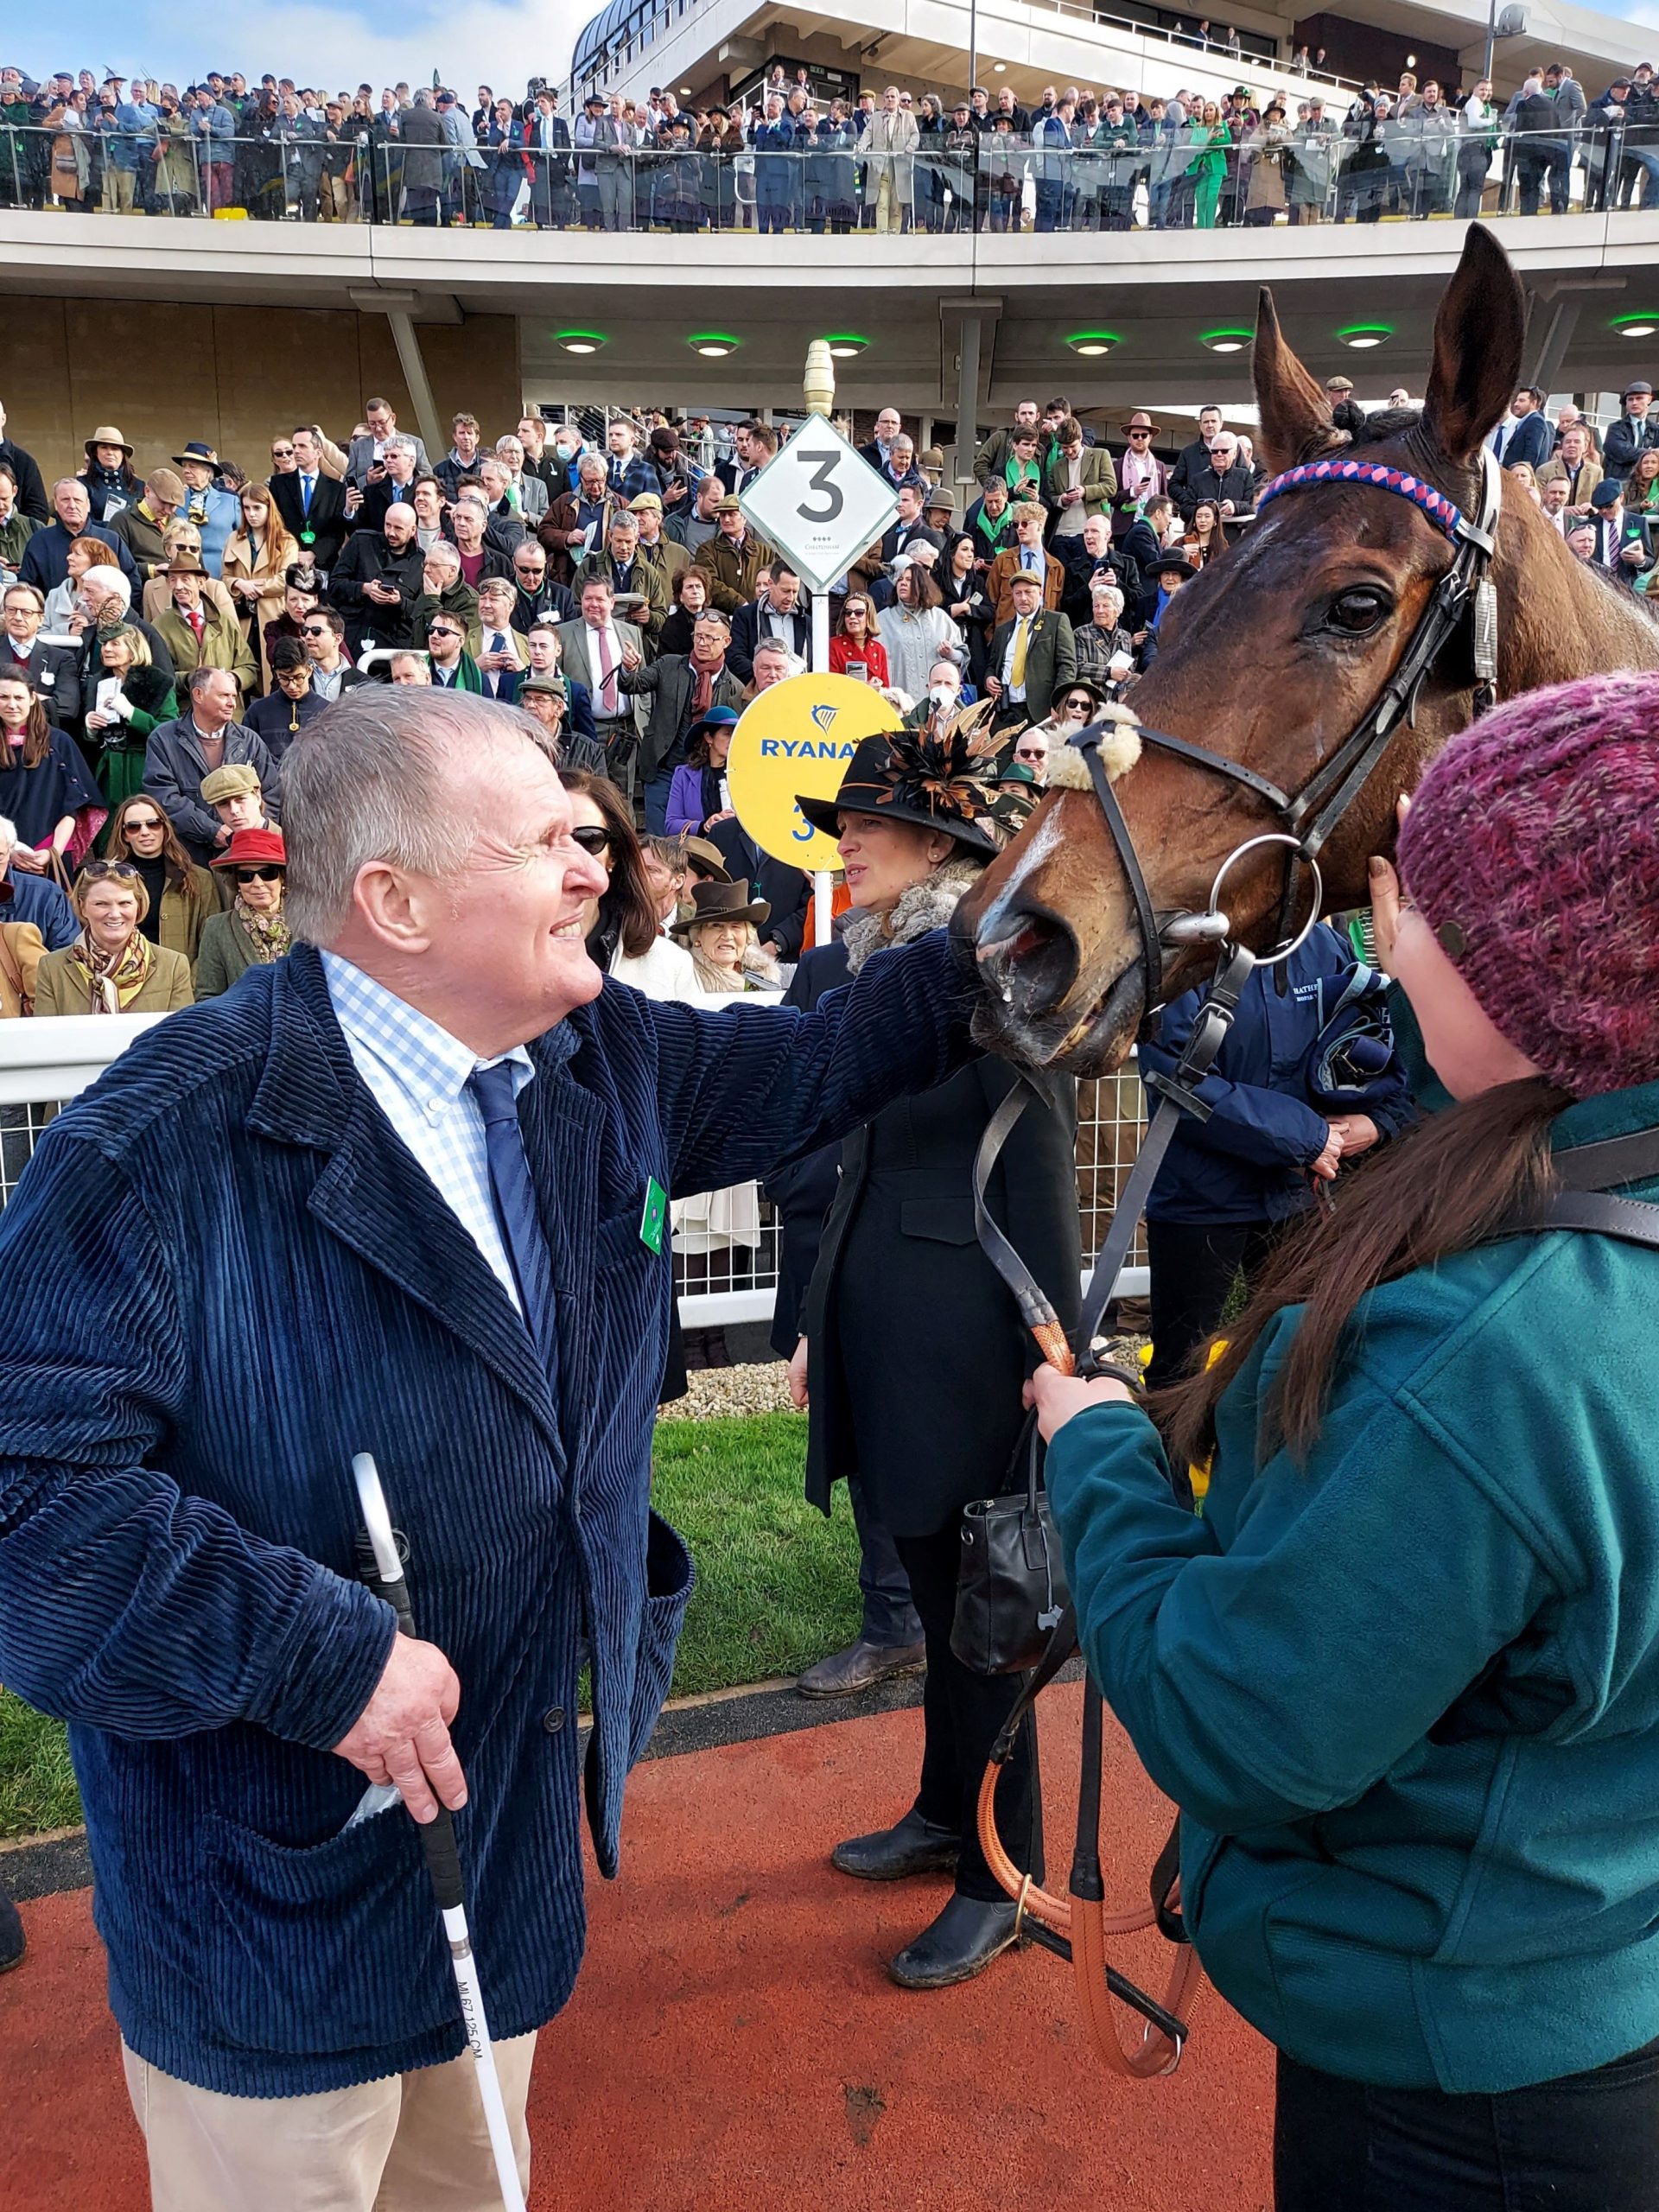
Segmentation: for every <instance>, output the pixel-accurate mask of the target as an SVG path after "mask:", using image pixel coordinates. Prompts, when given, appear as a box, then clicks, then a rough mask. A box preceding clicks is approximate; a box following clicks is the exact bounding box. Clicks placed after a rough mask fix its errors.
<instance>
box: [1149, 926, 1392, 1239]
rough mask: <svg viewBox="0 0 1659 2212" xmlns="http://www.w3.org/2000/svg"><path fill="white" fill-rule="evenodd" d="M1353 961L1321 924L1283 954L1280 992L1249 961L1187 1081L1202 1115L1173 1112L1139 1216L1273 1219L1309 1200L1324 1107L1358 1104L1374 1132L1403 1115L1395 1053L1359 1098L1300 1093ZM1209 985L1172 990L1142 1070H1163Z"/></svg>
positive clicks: (1181, 1047)
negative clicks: (1229, 1015) (1194, 1080)
mask: <svg viewBox="0 0 1659 2212" xmlns="http://www.w3.org/2000/svg"><path fill="white" fill-rule="evenodd" d="M1357 965H1358V963H1357V962H1356V960H1355V958H1354V956H1353V953H1352V951H1351V949H1350V947H1349V945H1348V943H1347V941H1346V939H1345V938H1339V937H1338V935H1337V933H1336V931H1334V930H1332V929H1327V928H1326V927H1325V925H1324V924H1323V923H1321V924H1319V926H1318V927H1317V928H1316V929H1313V930H1312V931H1310V932H1309V934H1308V938H1307V942H1306V944H1304V945H1302V946H1301V948H1300V950H1298V951H1296V952H1294V953H1293V954H1292V956H1291V958H1290V962H1289V965H1288V968H1287V970H1286V972H1285V983H1286V988H1285V989H1284V990H1283V991H1282V992H1281V989H1280V988H1279V976H1280V971H1279V970H1278V969H1273V968H1258V969H1256V970H1255V973H1254V974H1253V975H1252V976H1251V977H1250V979H1249V982H1248V983H1246V985H1245V986H1244V991H1243V996H1242V998H1241V999H1240V1001H1239V1006H1238V1013H1237V1015H1236V1019H1235V1020H1234V1022H1233V1026H1232V1027H1231V1029H1230V1031H1229V1032H1228V1034H1227V1038H1226V1041H1225V1042H1224V1045H1223V1046H1222V1048H1221V1051H1220V1052H1219V1053H1218V1054H1217V1058H1216V1061H1215V1065H1214V1066H1213V1067H1212V1069H1211V1072H1210V1073H1209V1074H1208V1075H1207V1076H1205V1078H1204V1080H1203V1082H1202V1083H1201V1084H1199V1085H1198V1096H1200V1097H1201V1098H1202V1099H1203V1100H1204V1102H1205V1104H1206V1105H1207V1106H1208V1107H1209V1108H1210V1109H1211V1116H1210V1119H1209V1120H1208V1121H1207V1122H1199V1121H1197V1120H1196V1119H1194V1117H1193V1116H1191V1115H1187V1114H1184V1115H1183V1116H1181V1119H1180V1121H1179V1123H1178V1124H1177V1127H1176V1130H1175V1135H1174V1138H1173V1141H1172V1143H1171V1145H1170V1147H1169V1150H1168V1152H1167V1153H1166V1154H1165V1155H1164V1163H1163V1166H1161V1167H1160V1169H1159V1171H1158V1178H1157V1180H1156V1181H1155V1182H1154V1185H1153V1186H1152V1194H1151V1196H1150V1198H1148V1199H1147V1216H1148V1217H1149V1218H1150V1219H1152V1220H1154V1221H1183V1222H1193V1223H1198V1222H1255V1221H1281V1220H1283V1219H1285V1218H1286V1217H1287V1216H1289V1215H1291V1214H1294V1213H1300V1211H1302V1210H1303V1208H1304V1207H1306V1205H1309V1204H1310V1203H1311V1201H1312V1198H1313V1192H1312V1188H1311V1186H1310V1185H1309V1183H1308V1180H1307V1171H1308V1169H1309V1167H1310V1166H1312V1165H1313V1162H1314V1161H1315V1160H1317V1159H1318V1158H1319V1154H1321V1153H1322V1152H1323V1151H1324V1150H1325V1143H1326V1140H1327V1138H1328V1136H1329V1135H1330V1130H1329V1127H1328V1117H1329V1116H1331V1115H1333V1114H1336V1113H1338V1112H1339V1111H1343V1110H1347V1111H1360V1112H1363V1113H1367V1114H1369V1115H1370V1117H1371V1119H1372V1120H1373V1121H1374V1122H1376V1126H1377V1128H1379V1129H1380V1130H1381V1132H1382V1134H1383V1136H1384V1137H1385V1138H1387V1137H1390V1136H1393V1135H1395V1134H1396V1133H1397V1132H1398V1131H1399V1130H1401V1129H1402V1128H1405V1127H1406V1126H1407V1124H1408V1122H1410V1121H1411V1120H1412V1118H1413V1109H1412V1104H1411V1098H1410V1094H1409V1092H1408V1089H1407V1084H1406V1077H1405V1074H1404V1071H1403V1070H1402V1068H1401V1067H1400V1065H1399V1061H1398V1058H1397V1057H1396V1058H1395V1059H1394V1060H1392V1061H1391V1062H1390V1064H1389V1068H1388V1070H1387V1071H1385V1073H1384V1075H1383V1078H1382V1080H1381V1081H1380V1082H1378V1083H1376V1084H1374V1085H1373V1086H1372V1091H1373V1095H1372V1096H1370V1097H1369V1098H1368V1099H1367V1101H1366V1103H1365V1104H1364V1105H1363V1107H1358V1108H1349V1109H1341V1108H1338V1107H1336V1106H1328V1107H1320V1106H1319V1105H1317V1104H1315V1103H1313V1098H1312V1097H1311V1096H1310V1093H1309V1090H1308V1083H1307V1067H1308V1057H1309V1054H1310V1053H1311V1052H1312V1051H1313V1046H1314V1044H1315V1043H1316V1041H1317V1040H1318V1039H1319V1034H1320V1033H1321V1031H1322V1030H1323V1029H1324V1028H1325V1024H1326V1023H1327V1021H1329V1020H1330V1019H1331V1017H1332V1014H1333V1013H1334V1012H1335V1010H1336V1006H1337V1001H1338V999H1339V998H1340V997H1341V996H1342V993H1343V988H1344V985H1345V984H1346V983H1347V982H1348V981H1349V979H1350V978H1351V976H1353V975H1354V973H1355V970H1356V969H1357ZM1208 995H1209V986H1208V985H1207V984H1206V985H1205V987H1204V988H1203V989H1201V990H1193V991H1187V992H1185V993H1183V995H1181V996H1180V997H1179V998H1178V999H1172V1000H1171V1001H1170V1003H1169V1004H1168V1006H1166V1007H1165V1008H1164V1014H1163V1020H1162V1021H1161V1022H1160V1025H1159V1033H1158V1037H1157V1039H1156V1041H1155V1042H1154V1043H1150V1044H1142V1045H1141V1046H1140V1047H1139V1057H1140V1061H1141V1070H1142V1072H1143V1073H1144V1074H1147V1075H1150V1074H1152V1073H1154V1071H1155V1072H1157V1073H1160V1074H1163V1075H1170V1074H1173V1072H1174V1069H1175V1064H1176V1062H1177V1061H1178V1060H1179V1058H1180V1056H1181V1054H1182V1053H1183V1052H1185V1049H1186V1045H1187V1040H1188V1039H1189V1038H1190V1037H1191V1036H1192V1025H1193V1023H1194V1021H1195V1020H1197V1018H1198V1008H1199V1006H1200V1005H1201V1004H1202V1002H1203V1001H1204V1000H1205V998H1206V997H1207V996H1208Z"/></svg>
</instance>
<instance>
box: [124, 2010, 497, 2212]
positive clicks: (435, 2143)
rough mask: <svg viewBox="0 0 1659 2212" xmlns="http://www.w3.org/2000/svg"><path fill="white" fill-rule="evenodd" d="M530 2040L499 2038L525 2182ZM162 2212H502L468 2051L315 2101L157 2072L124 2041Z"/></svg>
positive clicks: (153, 2196)
mask: <svg viewBox="0 0 1659 2212" xmlns="http://www.w3.org/2000/svg"><path fill="white" fill-rule="evenodd" d="M535 2055H536V2038H535V2037H534V2036H533V2035H528V2036H514V2037H512V2038H511V2039H510V2040H509V2041H508V2042H506V2043H499V2044H496V2046H495V2062H496V2066H497V2069H498V2070H499V2073H500V2076H501V2094H502V2097H503V2099H504V2100H505V2104H506V2107H507V2118H508V2120H509V2121H510V2122H511V2123H512V2139H513V2143H514V2145H515V2147H516V2148H517V2150H518V2178H519V2181H520V2182H521V2183H522V2184H523V2186H524V2190H525V2192H526V2194H528V2192H529V2189H530V2134H529V2131H528V2129H527V2128H526V2126H525V2124H524V2103H525V2100H526V2099H527V2097H528V2096H529V2094H530V2068H531V2060H532V2059H533V2058H534V2057H535ZM121 2058H122V2063H123V2064H124V2067H125V2069H126V2075H127V2094H128V2095H129V2096H130V2098H131V2100H132V2109H133V2112H134V2113H135V2114H136V2116H137V2121H138V2125H139V2126H140V2127H141V2128H142V2129H143V2136H144V2147H145V2149H146V2150H147V2152H149V2191H150V2203H151V2206H152V2207H153V2212H500V2206H501V2193H500V2190H499V2189H498V2188H497V2186H496V2179H495V2162H494V2160H493V2158H491V2156H490V2139H489V2136H488V2134H487V2133H486V2129H485V2126H484V2107H483V2105H482V2104H481V2102H480V2099H479V2094H478V2084H477V2082H476V2081H475V2079H474V2071H475V2069H474V2065H473V2061H472V2057H471V2055H470V2054H469V2053H466V2052H463V2053H462V2055H461V2057H459V2058H455V2059H452V2060H451V2061H450V2062H449V2063H448V2065H446V2066H429V2067H424V2068H423V2069H422V2070H421V2071H420V2072H419V2073H416V2074H402V2075H399V2074H393V2075H390V2076H389V2077H388V2078H387V2079H386V2080H385V2081H384V2082H364V2083H363V2084H361V2085H360V2086H359V2088H353V2089H327V2090H324V2091H323V2092H322V2093H321V2094H320V2095H316V2096H306V2097H226V2096H221V2095H220V2094H219V2093H218V2092H217V2091H216V2090H213V2089H198V2088H193V2087H192V2086H191V2084H190V2083H189V2082H177V2081H175V2080H174V2079H173V2077H172V2075H169V2074H162V2073H159V2072H158V2071H157V2070H156V2068H155V2067H153V2066H150V2065H148V2064H146V2063H145V2062H144V2060H143V2059H142V2058H139V2057H137V2056H135V2055H134V2053H133V2052H131V2051H130V2050H128V2049H127V2047H126V2045H125V2044H123V2045H122V2046H121Z"/></svg>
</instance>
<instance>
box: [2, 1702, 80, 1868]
mask: <svg viewBox="0 0 1659 2212" xmlns="http://www.w3.org/2000/svg"><path fill="white" fill-rule="evenodd" d="M79 1818H80V1800H79V1797H78V1796H76V1794H75V1777H74V1776H73V1773H72V1772H71V1770H70V1766H69V1747H68V1745H67V1744H66V1743H65V1742H64V1739H63V1730H62V1728H61V1726H60V1725H59V1723H58V1722H57V1721H55V1720H48V1719H44V1718H43V1717H42V1716H41V1714H40V1713H32V1712H31V1711H30V1710H29V1707H28V1706H26V1705H24V1704H23V1703H22V1702H21V1700H18V1699H17V1698H15V1697H13V1695H12V1694H11V1692H10V1690H0V1837H3V1836H14V1835H34V1834H37V1833H38V1832H39V1831H40V1830H41V1828H67V1827H73V1824H74V1823H75V1822H76V1821H78V1820H79Z"/></svg>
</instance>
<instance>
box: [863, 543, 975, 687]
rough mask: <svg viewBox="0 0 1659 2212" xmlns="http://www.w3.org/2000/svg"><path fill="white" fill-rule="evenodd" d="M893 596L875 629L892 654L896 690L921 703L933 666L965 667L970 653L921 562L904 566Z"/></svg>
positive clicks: (913, 562) (892, 677)
mask: <svg viewBox="0 0 1659 2212" xmlns="http://www.w3.org/2000/svg"><path fill="white" fill-rule="evenodd" d="M899 557H900V559H901V560H902V559H903V556H902V555H901V556H899ZM893 590H894V593H895V594H896V596H895V598H894V601H893V605H892V606H891V607H883V608H882V610H881V612H880V615H879V616H878V617H877V624H876V626H877V628H878V630H879V631H880V638H881V642H882V644H883V645H885V646H886V647H887V666H888V668H889V670H890V671H892V676H891V681H892V684H893V689H894V690H899V691H903V692H905V693H906V694H907V695H908V696H909V697H911V698H912V699H919V698H920V697H921V696H923V694H924V693H925V691H926V690H927V675H928V671H929V670H930V669H931V667H932V665H933V664H934V662H935V661H936V660H939V659H945V660H953V661H955V662H956V663H957V666H958V667H960V666H961V665H962V664H963V662H964V661H965V660H966V659H967V657H968V655H967V648H966V647H965V646H964V645H963V641H962V632H961V631H960V630H958V629H957V626H956V624H955V623H954V622H953V621H952V620H950V616H949V615H948V614H947V613H945V611H944V607H943V606H942V605H941V604H940V594H939V587H938V582H936V580H935V579H934V577H933V575H932V574H931V571H930V570H928V569H925V568H924V567H923V566H922V564H921V563H920V562H919V561H907V562H906V563H905V565H904V566H903V567H902V568H901V569H899V576H898V581H897V582H896V583H895V584H894V586H893Z"/></svg>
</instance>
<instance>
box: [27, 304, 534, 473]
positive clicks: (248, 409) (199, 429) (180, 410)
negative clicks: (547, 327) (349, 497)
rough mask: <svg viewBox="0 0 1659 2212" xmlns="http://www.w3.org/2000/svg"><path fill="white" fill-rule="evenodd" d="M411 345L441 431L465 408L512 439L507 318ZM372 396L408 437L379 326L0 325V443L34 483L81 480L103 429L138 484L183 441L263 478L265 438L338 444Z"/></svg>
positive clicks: (117, 319) (56, 315) (511, 343)
mask: <svg viewBox="0 0 1659 2212" xmlns="http://www.w3.org/2000/svg"><path fill="white" fill-rule="evenodd" d="M415 329H416V335H417V336H418V338H419V340H420V344H421V352H422V355H423V359H424V360H425V362H426V369H427V375H428V377H429V379H430V381H431V385H432V389H433V394H434V397H435V400H436V403H437V407H438V410H439V413H440V415H441V416H442V419H443V421H444V422H445V423H446V424H447V423H448V418H449V416H450V415H451V414H452V413H453V412H454V410H456V409H458V408H468V409H470V410H472V412H473V413H474V414H475V415H476V416H478V418H479V421H480V423H481V424H482V426H483V429H484V431H485V434H486V436H488V437H490V438H496V437H499V436H500V435H501V434H502V432H503V431H504V430H508V429H515V428H516V427H517V425H518V416H519V411H520V405H521V400H522V388H521V381H520V376H519V368H518V327H517V324H516V323H515V321H513V319H512V317H511V316H505V315H478V316H473V317H470V318H468V319H467V321H463V322H460V323H416V326H415ZM377 393H378V394H383V395H384V396H385V397H386V398H388V399H390V400H391V403H392V404H393V406H394V407H395V408H396V409H397V417H398V422H399V423H400V425H401V426H402V427H403V428H404V429H409V430H415V431H418V430H419V428H420V426H419V424H418V423H416V416H415V410H414V407H413V405H412V404H411V403H410V397H409V393H408V391H407V390H406V388H405V386H404V378H403V372H402V371H401V370H400V369H399V367H398V365H397V348H396V346H394V345H393V343H392V339H391V327H390V326H389V325H388V323H387V321H386V319H385V316H384V315H359V314H358V313H356V312H355V311H354V310H352V309H349V308H347V309H345V310H341V311H335V310H332V309H327V308H270V307H219V306H214V307H204V306H186V305H179V304H170V303H168V302H162V301H157V300H93V299H86V300H64V299H50V298H34V299H31V298H28V297H16V296H12V297H10V298H8V299H7V301H6V302H5V304H4V308H3V312H0V402H3V404H4V406H5V409H6V414H7V417H8V424H7V435H9V436H10V437H13V438H15V439H16V441H17V442H18V444H19V445H21V446H22V447H24V448H27V450H28V451H29V452H30V453H32V454H34V455H35V459H36V460H37V461H39V462H40V464H41V469H42V471H43V472H44V474H46V476H47V478H48V481H49V480H50V479H51V478H53V477H54V476H60V475H63V474H67V473H68V472H71V471H73V469H75V468H76V467H79V465H80V463H81V461H82V459H83V454H82V442H83V440H85V439H86V437H87V436H89V435H91V433H92V430H93V429H96V428H97V427H98V426H99V424H100V423H113V424H115V425H116V427H117V428H118V429H120V430H122V431H123V432H124V434H125V435H126V437H127V438H128V440H129V441H130V443H131V444H132V445H134V446H135V447H136V448H137V454H136V455H135V458H134V463H133V465H134V467H137V468H138V469H140V470H143V469H145V468H148V467H154V466H155V465H156V463H157V462H158V461H162V460H163V459H164V458H165V457H166V456H167V455H168V454H173V453H176V452H179V451H180V450H181V448H182V446H183V443H184V442H185V440H186V439H187V438H206V439H207V441H208V442H210V443H211V444H212V445H213V447H214V448H216V450H217V451H218V452H219V454H220V456H221V457H222V458H223V459H225V460H227V461H238V462H239V463H240V465H241V466H242V467H244V468H245V469H246V470H247V472H248V474H249V475H250V476H257V475H259V474H261V473H262V471H268V470H269V467H270V441H271V437H272V435H273V434H274V433H276V432H278V431H287V430H290V429H293V427H294V425H295V423H303V422H321V424H322V425H323V427H324V429H326V430H327V432H328V433H329V434H330V435H332V436H334V437H336V438H338V439H340V440H341V441H342V442H343V441H344V440H345V438H346V435H348V433H349V432H350V430H351V429H352V426H353V423H356V422H357V421H358V420H359V418H360V416H361V415H362V411H363V403H364V401H365V399H366V398H369V397H372V396H373V395H375V394H377ZM447 443H448V440H447V438H446V440H445V444H446V445H447ZM432 458H433V459H434V460H436V459H437V458H438V454H436V453H434V454H433V455H432Z"/></svg>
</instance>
